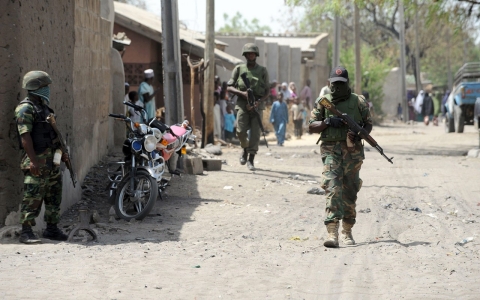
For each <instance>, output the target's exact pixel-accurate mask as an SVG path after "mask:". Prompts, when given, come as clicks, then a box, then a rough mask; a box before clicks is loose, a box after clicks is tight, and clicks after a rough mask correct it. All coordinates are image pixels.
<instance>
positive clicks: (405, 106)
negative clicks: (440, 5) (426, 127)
mask: <svg viewBox="0 0 480 300" xmlns="http://www.w3.org/2000/svg"><path fill="white" fill-rule="evenodd" d="M398 6H399V7H398V13H399V23H400V24H399V25H400V99H401V101H400V103H403V105H402V106H403V120H405V122H407V121H408V109H409V108H408V99H407V95H406V94H407V84H406V82H405V77H406V73H407V72H406V66H405V18H404V15H403V14H404V10H403V0H399V1H398Z"/></svg>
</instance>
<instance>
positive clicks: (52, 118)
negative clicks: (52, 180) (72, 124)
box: [47, 114, 77, 188]
mask: <svg viewBox="0 0 480 300" xmlns="http://www.w3.org/2000/svg"><path fill="white" fill-rule="evenodd" d="M47 122H48V123H50V125H52V127H53V130H55V132H56V133H57V138H56V139H55V142H58V143H60V149H61V150H62V152H63V153H67V154H68V148H67V145H66V143H65V140H64V139H63V137H62V134H61V133H60V131H59V130H58V128H57V121H56V120H55V115H54V114H49V115H48V117H47ZM65 165H66V166H67V169H68V171H70V178H72V183H73V187H74V188H75V184H76V183H77V180H76V179H75V172H74V171H73V166H72V160H71V159H70V154H68V160H67V161H66V162H65Z"/></svg>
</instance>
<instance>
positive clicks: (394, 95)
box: [382, 68, 403, 117]
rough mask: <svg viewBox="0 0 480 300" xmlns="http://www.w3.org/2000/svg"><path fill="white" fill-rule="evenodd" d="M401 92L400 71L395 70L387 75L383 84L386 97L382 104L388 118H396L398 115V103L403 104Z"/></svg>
mask: <svg viewBox="0 0 480 300" xmlns="http://www.w3.org/2000/svg"><path fill="white" fill-rule="evenodd" d="M400 92H401V91H400V69H399V68H393V69H392V70H391V71H390V72H389V73H388V74H387V77H386V78H385V82H384V84H383V94H384V97H383V103H382V112H383V113H384V114H385V115H387V117H395V116H396V115H397V106H398V103H399V102H402V101H401V97H400ZM402 106H403V102H402Z"/></svg>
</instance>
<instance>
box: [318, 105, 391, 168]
mask: <svg viewBox="0 0 480 300" xmlns="http://www.w3.org/2000/svg"><path fill="white" fill-rule="evenodd" d="M319 103H320V104H321V105H322V106H323V107H325V108H326V109H328V110H329V111H330V112H331V113H332V114H334V115H336V116H338V117H340V118H342V120H343V121H344V122H345V123H346V124H347V125H348V127H349V128H350V130H351V131H353V132H354V133H356V134H358V135H359V136H360V137H361V138H362V139H364V140H366V141H367V143H369V144H370V146H372V147H373V148H375V149H377V151H378V152H380V154H381V155H382V156H383V157H385V159H386V160H388V161H389V162H390V163H391V164H393V161H392V159H393V157H392V158H388V157H387V156H386V155H385V154H384V153H383V149H382V147H380V145H379V144H378V143H377V142H376V141H375V140H374V139H373V138H372V137H371V136H370V134H368V132H367V131H366V130H365V129H364V128H362V127H361V126H360V125H358V124H357V122H355V120H353V119H352V118H351V117H350V116H348V115H347V114H344V113H342V112H340V111H339V110H338V109H336V108H335V105H333V104H332V102H330V101H329V100H328V99H327V98H325V97H323V98H322V99H320V102H319ZM347 139H348V137H347Z"/></svg>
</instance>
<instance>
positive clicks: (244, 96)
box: [239, 91, 248, 100]
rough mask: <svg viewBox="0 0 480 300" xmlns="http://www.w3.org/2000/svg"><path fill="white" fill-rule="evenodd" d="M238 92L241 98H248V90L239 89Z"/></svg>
mask: <svg viewBox="0 0 480 300" xmlns="http://www.w3.org/2000/svg"><path fill="white" fill-rule="evenodd" d="M239 93H240V96H242V97H243V98H245V99H247V100H248V92H247V91H245V92H242V91H239Z"/></svg>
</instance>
